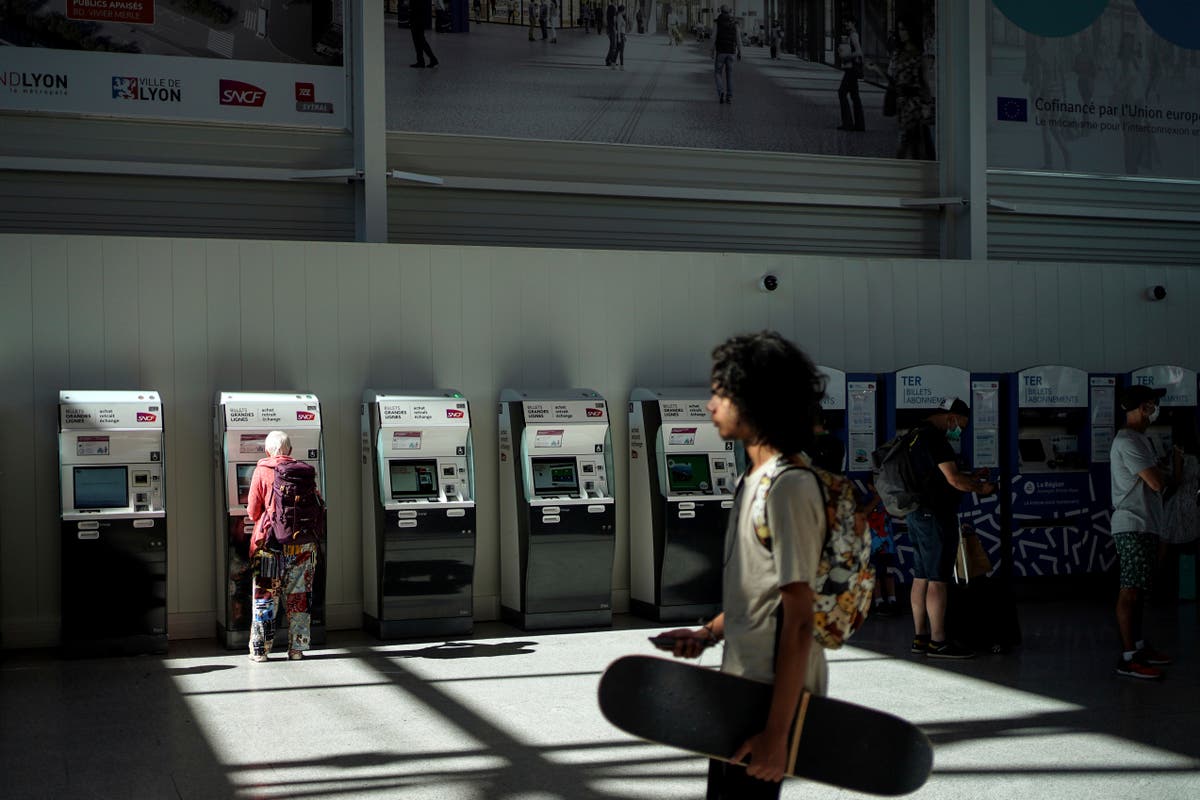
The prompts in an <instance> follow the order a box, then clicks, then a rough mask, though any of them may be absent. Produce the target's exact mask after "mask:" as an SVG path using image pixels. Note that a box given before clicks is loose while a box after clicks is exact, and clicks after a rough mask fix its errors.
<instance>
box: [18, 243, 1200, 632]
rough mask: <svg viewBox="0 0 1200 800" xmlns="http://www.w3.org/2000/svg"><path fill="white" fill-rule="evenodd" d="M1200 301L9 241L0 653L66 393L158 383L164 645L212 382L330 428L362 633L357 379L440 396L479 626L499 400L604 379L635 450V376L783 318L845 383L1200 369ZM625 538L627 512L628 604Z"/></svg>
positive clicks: (347, 607)
mask: <svg viewBox="0 0 1200 800" xmlns="http://www.w3.org/2000/svg"><path fill="white" fill-rule="evenodd" d="M767 270H771V271H774V272H776V273H778V274H779V275H780V276H781V277H782V285H781V288H780V289H779V291H777V292H775V293H774V294H770V295H768V294H764V293H761V292H759V291H758V289H757V279H758V276H759V275H761V274H762V273H763V272H765V271H767ZM1151 284H1163V285H1165V286H1167V287H1168V289H1169V292H1170V294H1169V297H1168V299H1167V300H1166V301H1165V302H1162V303H1149V302H1147V301H1145V300H1144V299H1143V297H1142V292H1143V290H1144V289H1145V287H1146V286H1148V285H1151ZM1198 312H1200V271H1197V270H1195V269H1191V268H1186V267H1138V266H1096V265H1088V264H1046V263H1039V264H1037V265H1034V264H1022V263H1015V262H991V263H974V262H973V263H964V262H948V261H941V262H938V261H922V262H918V261H887V260H872V261H864V260H855V259H842V260H836V259H827V258H809V257H787V256H758V255H725V254H696V253H686V254H673V253H638V252H620V253H613V252H603V251H555V250H520V249H495V248H493V249H488V248H473V247H472V248H466V247H433V246H401V245H358V244H323V243H312V244H302V243H291V242H254V241H222V240H212V239H205V240H189V239H174V240H168V239H147V238H136V239H135V238H117V237H62V236H23V235H0V602H2V608H0V621H2V628H0V630H2V632H3V635H4V645H5V646H7V647H14V646H26V645H43V644H53V643H54V642H55V641H56V639H57V630H58V609H59V573H58V569H59V542H58V537H59V531H58V525H57V493H58V485H57V481H58V477H57V471H56V469H57V467H56V422H57V393H58V391H59V390H60V389H64V388H72V389H90V388H108V389H118V388H147V389H156V390H158V391H159V392H161V393H162V396H163V400H164V404H165V408H164V413H165V421H166V430H167V448H168V450H167V467H168V479H167V501H168V510H169V514H170V525H169V559H170V560H169V573H168V574H169V581H168V591H169V597H168V611H169V612H170V614H171V617H170V622H169V627H170V630H171V632H172V634H173V635H174V636H176V637H181V636H209V635H212V631H213V620H214V608H215V601H214V565H213V558H214V555H213V553H214V536H215V533H214V524H213V521H212V519H211V513H212V512H211V508H212V504H211V492H212V475H211V459H212V445H211V432H210V431H211V413H212V403H213V398H214V396H215V393H216V392H217V391H218V390H237V389H246V390H249V389H267V390H270V389H303V390H307V391H312V392H315V393H316V394H317V395H318V396H319V397H320V398H321V401H322V404H323V410H324V414H325V420H326V430H325V436H326V451H327V457H328V469H329V475H328V484H327V491H328V495H329V507H330V514H331V519H330V531H331V534H330V554H329V565H330V576H329V618H330V622H331V625H339V624H340V625H341V626H346V627H353V626H357V624H358V622H359V619H360V607H359V604H360V602H361V591H362V587H361V571H360V564H361V556H360V552H359V548H360V533H359V525H360V513H359V508H360V501H359V462H358V404H359V400H360V397H361V393H362V390H363V388H364V387H368V386H370V387H375V388H417V387H426V386H432V385H437V386H452V387H456V388H460V389H462V390H463V391H464V392H465V393H466V395H467V397H468V398H469V399H470V400H471V401H472V409H473V411H474V415H473V416H474V422H475V426H476V428H475V443H476V453H477V464H476V466H477V469H478V481H477V488H478V495H479V496H478V500H479V504H480V515H479V525H480V530H479V548H478V567H477V579H476V597H477V605H476V611H477V614H478V615H479V616H480V617H481V618H483V617H488V616H495V615H496V612H497V595H498V592H499V565H498V555H497V551H498V542H497V535H498V534H497V530H498V528H497V519H496V516H495V514H496V509H497V507H498V503H497V496H496V445H495V441H496V417H495V413H494V410H495V407H494V405H493V404H494V403H495V400H496V397H497V394H498V392H499V390H500V389H502V388H505V387H514V388H525V387H531V388H538V387H551V386H588V387H591V388H594V389H597V390H599V391H600V392H601V393H602V394H604V395H605V396H606V397H607V398H608V400H609V401H610V403H611V404H612V407H613V409H614V415H613V416H614V430H613V440H614V442H624V441H626V437H627V429H626V423H627V420H626V417H625V414H624V413H623V411H622V410H623V409H624V401H625V400H626V399H627V397H628V393H629V390H630V389H631V388H632V387H634V386H637V385H644V386H655V385H680V384H703V383H705V382H706V381H707V373H708V353H709V351H710V350H711V349H712V347H713V346H714V345H715V344H716V343H718V342H719V341H720V340H721V339H722V338H724V337H725V336H727V335H729V334H731V333H735V332H741V331H748V330H755V329H761V328H776V329H778V330H780V331H782V332H783V333H785V334H786V335H788V336H791V337H793V338H794V339H795V340H796V341H797V342H799V343H800V344H801V345H802V346H804V347H805V348H806V349H808V351H809V352H810V354H811V355H813V357H814V358H815V359H816V360H818V361H819V362H821V363H823V364H827V365H829V366H833V367H840V368H842V369H845V370H848V371H851V370H852V371H890V370H894V369H896V368H899V367H902V366H906V365H909V364H913V363H919V362H943V363H947V364H951V365H955V366H960V367H964V368H969V369H975V370H991V371H1007V370H1015V369H1020V368H1023V367H1026V366H1030V365H1033V364H1039V363H1063V364H1069V365H1072V366H1077V367H1080V368H1082V369H1086V370H1129V369H1132V368H1134V367H1137V366H1141V365H1143V364H1146V363H1177V364H1180V365H1183V366H1187V367H1190V368H1192V369H1197V368H1200V341H1197V338H1196V337H1195V336H1193V335H1192V327H1191V324H1190V321H1191V320H1193V319H1195V318H1196V317H1197V314H1198ZM616 463H617V465H618V491H619V496H620V497H624V496H625V494H626V491H625V479H626V470H625V464H624V462H623V461H622V459H621V458H620V456H618V458H617V461H616ZM627 537H628V531H627V526H626V525H625V523H624V521H622V523H621V526H620V529H619V531H618V547H617V566H616V570H615V586H616V596H615V597H614V603H615V606H616V607H617V608H618V610H620V609H623V608H625V607H626V604H627V598H628V585H629V579H628V563H627V561H628V548H627Z"/></svg>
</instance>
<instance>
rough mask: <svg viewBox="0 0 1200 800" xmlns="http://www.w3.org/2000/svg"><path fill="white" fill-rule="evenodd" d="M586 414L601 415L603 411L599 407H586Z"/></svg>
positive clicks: (590, 415) (591, 415)
mask: <svg viewBox="0 0 1200 800" xmlns="http://www.w3.org/2000/svg"><path fill="white" fill-rule="evenodd" d="M587 415H588V416H589V417H603V416H604V411H602V410H601V409H599V408H589V409H587Z"/></svg>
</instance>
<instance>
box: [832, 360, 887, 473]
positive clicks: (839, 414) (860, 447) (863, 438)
mask: <svg viewBox="0 0 1200 800" xmlns="http://www.w3.org/2000/svg"><path fill="white" fill-rule="evenodd" d="M817 370H818V371H819V372H820V373H821V374H822V375H824V376H825V396H824V397H823V398H822V399H821V416H822V419H823V421H824V423H825V429H826V430H827V431H829V432H830V433H831V434H833V435H834V436H836V437H838V439H839V440H841V442H842V445H843V447H844V448H845V452H846V459H845V462H844V463H843V464H842V469H843V470H844V471H845V473H846V475H847V476H849V477H850V479H851V480H853V481H854V482H855V484H856V485H857V486H858V488H859V489H865V487H866V481H867V480H869V479H870V478H871V453H873V452H875V449H876V448H877V447H879V444H880V442H879V433H881V432H882V431H883V427H884V426H883V425H882V424H881V422H880V418H881V415H880V413H879V404H880V401H881V400H882V398H883V393H882V391H881V388H882V387H881V385H880V382H879V378H878V376H876V375H871V374H867V373H846V372H843V371H842V370H840V369H837V368H835V367H826V366H818V367H817Z"/></svg>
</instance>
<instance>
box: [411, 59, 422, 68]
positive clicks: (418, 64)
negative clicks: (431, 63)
mask: <svg viewBox="0 0 1200 800" xmlns="http://www.w3.org/2000/svg"><path fill="white" fill-rule="evenodd" d="M409 66H410V67H412V68H413V69H425V62H424V61H418V62H417V63H416V64H409Z"/></svg>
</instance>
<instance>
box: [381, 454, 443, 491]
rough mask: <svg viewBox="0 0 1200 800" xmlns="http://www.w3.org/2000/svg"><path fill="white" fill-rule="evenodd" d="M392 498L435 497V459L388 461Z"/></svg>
mask: <svg viewBox="0 0 1200 800" xmlns="http://www.w3.org/2000/svg"><path fill="white" fill-rule="evenodd" d="M388 477H389V478H390V480H391V487H392V499H393V500H419V499H429V500H432V499H435V498H436V497H437V496H438V490H437V461H435V460H433V459H428V460H422V461H391V462H389V463H388Z"/></svg>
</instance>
